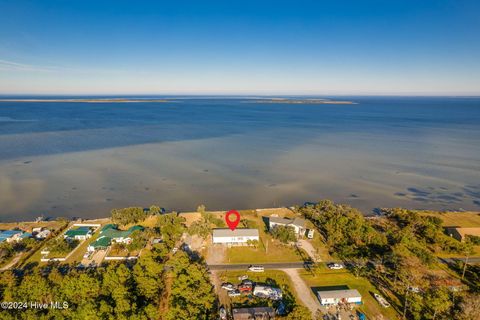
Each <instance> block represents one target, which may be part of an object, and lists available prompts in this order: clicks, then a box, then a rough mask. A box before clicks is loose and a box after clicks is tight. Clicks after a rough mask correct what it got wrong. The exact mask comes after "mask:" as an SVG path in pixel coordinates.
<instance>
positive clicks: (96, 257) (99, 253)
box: [82, 250, 107, 267]
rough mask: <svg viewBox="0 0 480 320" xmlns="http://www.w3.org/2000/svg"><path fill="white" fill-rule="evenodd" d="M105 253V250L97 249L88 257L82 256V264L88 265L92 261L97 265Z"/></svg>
mask: <svg viewBox="0 0 480 320" xmlns="http://www.w3.org/2000/svg"><path fill="white" fill-rule="evenodd" d="M106 255H107V250H98V251H96V252H95V253H94V254H93V255H92V256H90V258H83V259H82V265H84V266H85V267H88V266H89V265H90V264H91V263H92V262H93V263H95V265H96V266H99V265H100V264H101V263H102V261H103V259H104V258H105V256H106Z"/></svg>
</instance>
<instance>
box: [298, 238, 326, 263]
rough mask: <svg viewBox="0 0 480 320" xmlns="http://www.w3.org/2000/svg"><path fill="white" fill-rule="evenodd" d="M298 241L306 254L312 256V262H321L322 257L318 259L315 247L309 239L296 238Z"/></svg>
mask: <svg viewBox="0 0 480 320" xmlns="http://www.w3.org/2000/svg"><path fill="white" fill-rule="evenodd" d="M298 242H299V243H300V248H302V249H303V250H305V251H306V252H307V254H308V256H309V257H310V258H312V261H314V262H321V261H322V259H320V256H319V255H318V254H317V251H316V250H315V248H314V247H313V246H312V244H311V243H310V241H308V240H305V239H301V240H298Z"/></svg>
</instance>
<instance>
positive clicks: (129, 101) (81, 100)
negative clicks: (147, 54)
mask: <svg viewBox="0 0 480 320" xmlns="http://www.w3.org/2000/svg"><path fill="white" fill-rule="evenodd" d="M0 102H83V103H108V102H115V103H138V102H171V101H170V100H166V99H128V98H101V99H0Z"/></svg>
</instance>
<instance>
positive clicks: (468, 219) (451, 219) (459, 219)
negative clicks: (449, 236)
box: [419, 211, 480, 228]
mask: <svg viewBox="0 0 480 320" xmlns="http://www.w3.org/2000/svg"><path fill="white" fill-rule="evenodd" d="M419 213H420V214H422V215H425V216H435V217H438V218H440V219H442V221H443V225H444V226H445V227H452V226H458V227H463V228H470V227H480V213H478V212H435V211H419Z"/></svg>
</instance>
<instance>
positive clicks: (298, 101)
mask: <svg viewBox="0 0 480 320" xmlns="http://www.w3.org/2000/svg"><path fill="white" fill-rule="evenodd" d="M247 102H252V103H284V104H357V102H353V101H341V100H328V99H288V98H268V99H255V100H252V101H247Z"/></svg>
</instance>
